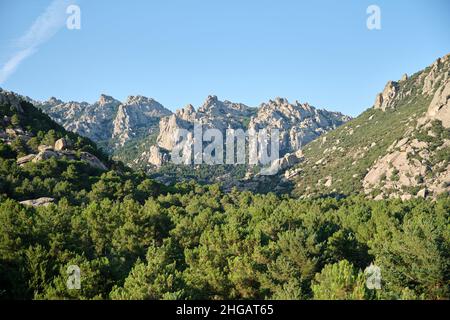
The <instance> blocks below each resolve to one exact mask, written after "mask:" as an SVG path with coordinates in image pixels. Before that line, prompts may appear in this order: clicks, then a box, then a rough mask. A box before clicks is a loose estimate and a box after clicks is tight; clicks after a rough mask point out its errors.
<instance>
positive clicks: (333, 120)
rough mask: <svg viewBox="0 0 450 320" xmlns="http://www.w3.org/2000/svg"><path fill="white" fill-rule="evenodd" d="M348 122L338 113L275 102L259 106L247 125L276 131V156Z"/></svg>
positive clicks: (282, 100) (302, 105) (347, 118)
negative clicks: (278, 135)
mask: <svg viewBox="0 0 450 320" xmlns="http://www.w3.org/2000/svg"><path fill="white" fill-rule="evenodd" d="M350 119H351V118H350V117H348V116H344V115H343V114H341V113H339V112H330V111H326V110H319V109H316V108H314V107H312V106H310V105H309V104H307V103H304V104H301V103H299V102H298V101H296V102H295V103H294V104H291V103H289V102H288V101H287V100H286V99H283V98H276V99H275V100H270V101H269V102H268V103H263V104H262V105H261V106H260V108H259V109H258V113H257V114H256V116H255V117H253V118H252V119H251V121H250V124H249V127H251V128H254V129H255V130H259V129H278V130H279V132H280V149H281V150H280V153H281V154H285V153H288V152H295V151H297V150H299V149H300V148H301V147H302V146H303V145H305V144H307V143H308V142H311V141H312V140H314V139H316V138H317V137H319V136H320V135H322V134H323V133H325V132H328V131H330V130H333V129H335V128H337V127H338V126H340V125H342V124H343V123H345V122H347V121H348V120H350Z"/></svg>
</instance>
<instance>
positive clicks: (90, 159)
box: [80, 152, 108, 170]
mask: <svg viewBox="0 0 450 320" xmlns="http://www.w3.org/2000/svg"><path fill="white" fill-rule="evenodd" d="M80 160H82V161H85V162H87V163H88V164H89V165H90V166H91V167H93V168H96V169H100V170H108V168H107V167H106V166H105V165H104V164H103V163H102V162H101V161H100V160H99V159H98V158H97V157H96V156H94V155H93V154H90V153H89V152H80Z"/></svg>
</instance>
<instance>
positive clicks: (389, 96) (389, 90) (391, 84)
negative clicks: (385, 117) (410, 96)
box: [374, 81, 400, 111]
mask: <svg viewBox="0 0 450 320" xmlns="http://www.w3.org/2000/svg"><path fill="white" fill-rule="evenodd" d="M399 90H400V87H399V84H398V82H395V81H388V83H386V86H385V87H384V90H383V92H381V93H379V94H378V95H377V97H376V99H375V104H374V108H375V109H381V110H383V111H386V109H387V108H389V107H392V106H393V105H394V102H395V98H397V96H398V93H399Z"/></svg>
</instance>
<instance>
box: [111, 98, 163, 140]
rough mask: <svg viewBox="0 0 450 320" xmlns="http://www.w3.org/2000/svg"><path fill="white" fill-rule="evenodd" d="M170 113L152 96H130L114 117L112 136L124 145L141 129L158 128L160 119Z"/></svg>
mask: <svg viewBox="0 0 450 320" xmlns="http://www.w3.org/2000/svg"><path fill="white" fill-rule="evenodd" d="M170 114H171V112H170V111H169V110H167V109H166V108H164V107H163V106H162V105H161V104H160V103H158V102H157V101H155V100H153V99H151V98H146V97H143V96H129V97H128V99H127V101H126V102H124V103H122V104H121V105H120V106H119V109H118V111H117V114H116V117H115V118H114V121H113V126H114V128H113V132H112V138H113V139H116V140H117V144H118V145H119V146H123V145H124V144H125V142H127V141H128V140H130V139H131V138H132V137H133V136H136V135H137V133H138V131H139V130H146V129H153V130H154V129H155V128H157V125H158V122H159V119H160V118H161V117H164V116H168V115H170ZM147 133H151V132H147Z"/></svg>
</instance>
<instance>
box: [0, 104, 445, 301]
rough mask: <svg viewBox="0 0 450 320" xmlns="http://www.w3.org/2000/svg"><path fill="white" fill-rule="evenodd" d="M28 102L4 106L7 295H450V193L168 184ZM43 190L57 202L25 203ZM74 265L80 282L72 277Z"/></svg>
mask: <svg viewBox="0 0 450 320" xmlns="http://www.w3.org/2000/svg"><path fill="white" fill-rule="evenodd" d="M15 102H17V101H15V100H13V99H12V98H11V99H9V100H8V99H3V102H2V105H1V119H2V124H1V132H0V133H1V136H2V138H1V142H0V298H1V299H448V298H449V297H450V292H449V280H450V279H449V261H450V259H449V252H450V229H449V228H448V226H449V213H450V198H449V197H448V195H442V196H440V197H438V198H437V199H436V200H435V201H431V200H426V199H411V200H408V201H401V200H399V199H391V200H381V201H374V200H367V199H366V198H364V197H363V196H351V197H343V198H342V199H340V200H337V199H334V198H311V199H294V198H289V197H287V196H279V195H275V194H271V193H269V194H265V195H259V194H254V193H251V192H249V191H244V192H240V191H237V190H236V189H234V190H232V191H231V192H229V193H224V192H223V191H222V190H221V188H220V186H219V185H199V184H197V183H195V182H185V183H180V184H177V185H173V186H170V187H167V186H164V185H161V184H159V183H157V182H155V181H153V180H151V179H149V178H148V177H147V176H146V175H145V174H144V173H141V172H134V171H131V170H130V169H127V168H125V167H124V166H123V165H122V164H121V163H117V162H114V161H111V160H110V159H108V158H107V157H106V156H105V155H103V153H102V152H101V151H100V150H98V149H97V148H96V146H95V144H94V143H92V142H91V141H90V140H88V139H86V138H82V137H80V136H78V135H76V134H73V133H70V132H67V131H66V130H64V129H63V128H62V127H60V126H59V125H57V124H56V123H54V122H53V121H52V120H50V118H49V117H48V116H46V115H45V114H43V113H42V112H41V111H39V110H38V109H36V108H35V107H34V106H33V105H31V104H30V103H27V102H24V101H20V102H19V103H18V104H17V103H15ZM60 139H64V141H66V142H67V147H66V148H65V150H63V151H57V149H60V148H57V147H56V145H57V144H58V143H57V141H58V140H60ZM60 141H61V140H60ZM42 146H47V147H46V148H43V147H42ZM52 146H54V147H52ZM35 153H37V155H35ZM86 153H89V154H90V155H91V156H92V157H95V158H96V159H97V160H98V161H100V162H101V163H102V164H103V165H104V167H101V166H100V167H99V166H95V165H94V166H93V163H94V162H92V161H91V160H92V159H94V158H92V157H88V158H86V157H83V155H86ZM27 155H28V156H30V155H34V156H33V157H31V158H33V160H32V161H25V160H21V161H19V159H23V157H26V156H27ZM39 155H41V156H39ZM43 155H47V156H45V157H43ZM36 159H37V160H36ZM86 159H87V160H86ZM95 163H97V162H95ZM95 163H94V164H95ZM41 197H51V199H52V201H50V202H49V203H46V204H45V205H29V203H27V202H26V201H27V200H32V199H38V198H41ZM24 201H25V203H24ZM21 202H22V203H21ZM370 264H375V265H377V266H378V267H380V269H381V277H382V282H381V289H379V290H375V289H368V288H367V286H366V276H365V275H364V269H365V268H366V267H367V266H369V265H370ZM71 265H77V266H79V268H80V271H81V288H80V289H79V290H74V289H69V288H68V287H67V284H66V282H67V277H68V274H67V268H68V266H71Z"/></svg>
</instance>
